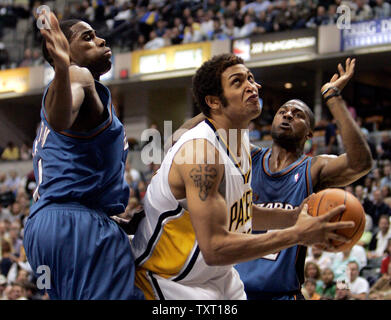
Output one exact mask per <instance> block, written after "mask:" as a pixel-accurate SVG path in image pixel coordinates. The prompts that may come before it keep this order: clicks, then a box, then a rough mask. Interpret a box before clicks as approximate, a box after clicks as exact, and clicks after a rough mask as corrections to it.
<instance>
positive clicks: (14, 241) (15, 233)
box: [9, 221, 23, 257]
mask: <svg viewBox="0 0 391 320" xmlns="http://www.w3.org/2000/svg"><path fill="white" fill-rule="evenodd" d="M20 230H21V226H20V223H19V222H18V221H14V222H12V223H11V227H10V231H9V240H10V242H11V246H12V248H13V254H14V255H15V256H16V257H19V256H20V252H21V248H22V246H23V241H22V239H21V238H20Z"/></svg>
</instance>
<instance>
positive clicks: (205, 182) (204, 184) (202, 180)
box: [190, 165, 217, 201]
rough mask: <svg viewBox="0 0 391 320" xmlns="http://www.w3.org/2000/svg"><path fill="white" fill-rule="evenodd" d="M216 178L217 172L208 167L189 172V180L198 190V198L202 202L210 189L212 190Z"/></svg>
mask: <svg viewBox="0 0 391 320" xmlns="http://www.w3.org/2000/svg"><path fill="white" fill-rule="evenodd" d="M216 177H217V170H216V169H215V168H213V167H211V166H210V165H206V166H204V167H201V165H199V166H198V168H193V169H192V170H191V171H190V178H191V179H192V180H193V182H194V184H195V186H196V187H197V188H199V192H198V196H199V197H200V199H201V200H202V201H205V200H206V198H207V197H208V193H209V191H210V189H212V187H213V184H214V183H215V179H216Z"/></svg>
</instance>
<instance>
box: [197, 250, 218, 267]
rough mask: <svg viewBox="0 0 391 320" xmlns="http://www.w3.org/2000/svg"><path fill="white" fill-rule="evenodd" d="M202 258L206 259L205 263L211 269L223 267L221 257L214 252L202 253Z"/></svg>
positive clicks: (206, 251)
mask: <svg viewBox="0 0 391 320" xmlns="http://www.w3.org/2000/svg"><path fill="white" fill-rule="evenodd" d="M202 256H203V258H204V261H205V263H206V264H207V265H208V266H210V267H213V266H221V265H223V263H222V262H221V257H220V256H219V254H218V253H217V252H215V251H214V250H205V251H202Z"/></svg>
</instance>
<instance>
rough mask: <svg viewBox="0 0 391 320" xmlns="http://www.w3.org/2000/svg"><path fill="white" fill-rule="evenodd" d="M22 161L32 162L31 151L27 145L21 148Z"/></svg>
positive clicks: (24, 144)
mask: <svg viewBox="0 0 391 320" xmlns="http://www.w3.org/2000/svg"><path fill="white" fill-rule="evenodd" d="M20 159H21V160H30V159H31V149H30V148H29V147H28V146H27V144H26V143H23V144H22V146H21V147H20Z"/></svg>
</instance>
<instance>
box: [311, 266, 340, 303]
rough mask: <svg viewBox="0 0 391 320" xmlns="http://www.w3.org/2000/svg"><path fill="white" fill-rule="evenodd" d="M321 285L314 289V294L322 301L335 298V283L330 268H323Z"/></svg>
mask: <svg viewBox="0 0 391 320" xmlns="http://www.w3.org/2000/svg"><path fill="white" fill-rule="evenodd" d="M321 279H322V283H321V284H320V285H318V286H317V287H316V292H317V293H318V294H319V295H320V296H321V299H322V300H333V299H334V297H335V290H336V282H335V281H334V273H333V270H331V268H325V269H324V270H323V271H322V275H321Z"/></svg>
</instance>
